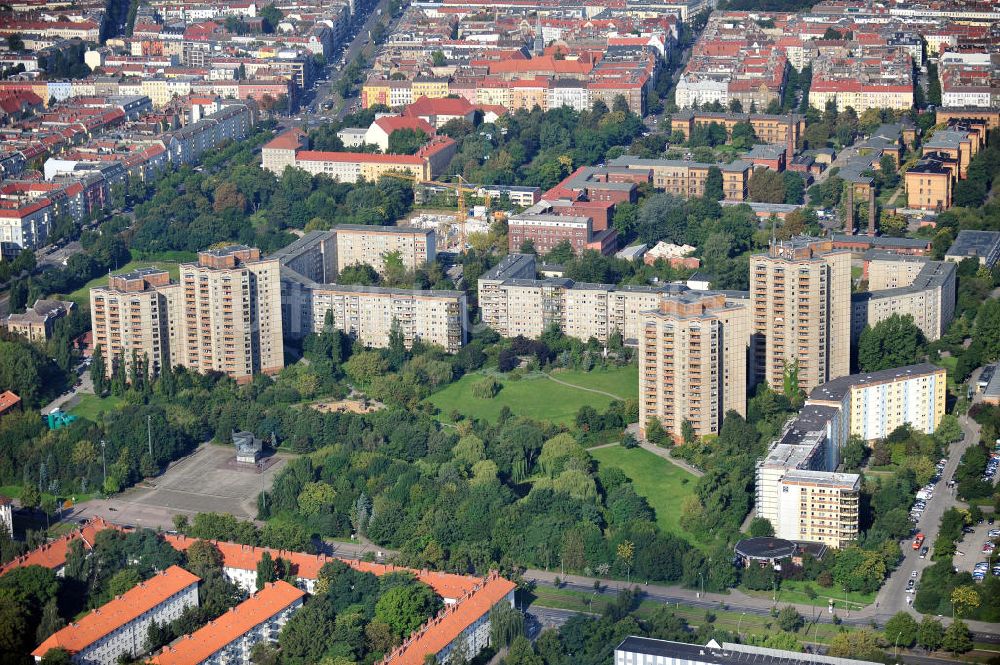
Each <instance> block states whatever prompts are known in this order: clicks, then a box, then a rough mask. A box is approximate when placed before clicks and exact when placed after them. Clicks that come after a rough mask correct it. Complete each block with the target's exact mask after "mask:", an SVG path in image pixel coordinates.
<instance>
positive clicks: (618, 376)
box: [426, 366, 638, 425]
mask: <svg viewBox="0 0 1000 665" xmlns="http://www.w3.org/2000/svg"><path fill="white" fill-rule="evenodd" d="M637 373H638V368H636V367H632V366H628V367H619V368H613V369H607V370H594V371H593V372H589V373H588V372H565V373H562V372H560V373H558V374H556V376H557V377H558V378H559V379H560V380H561V381H566V382H567V383H570V384H572V385H564V384H562V383H557V382H555V381H553V380H552V379H550V378H548V377H547V376H546V375H544V374H541V373H536V374H529V375H528V376H525V377H523V378H521V379H519V380H516V381H512V380H510V379H509V378H506V377H504V376H503V375H502V374H501V375H493V374H491V376H493V377H494V378H495V379H496V380H497V381H498V382H500V383H501V384H502V386H503V387H502V388H501V389H500V392H499V393H497V395H496V397H493V398H492V399H484V398H481V397H474V396H473V394H472V386H473V385H474V384H475V383H476V382H478V381H481V380H482V379H483V378H485V377H486V376H487V375H486V374H483V373H481V372H476V373H474V374H466V375H465V376H463V377H462V378H461V379H459V380H458V381H456V382H455V383H452V384H450V385H449V386H447V387H445V388H444V389H443V390H441V391H439V392H437V393H435V394H433V395H431V396H430V397H428V398H427V400H426V401H428V402H430V403H431V404H433V405H434V406H436V407H437V408H438V409H439V410H440V414H439V418H440V419H441V420H443V421H446V422H448V421H450V420H451V413H452V412H453V411H457V412H459V413H461V414H462V415H463V416H465V417H466V418H469V419H473V418H478V419H482V420H488V421H494V420H496V419H497V418H498V417H499V416H500V410H501V409H502V408H503V407H505V406H506V407H507V408H509V409H510V410H511V413H513V414H514V415H515V416H523V417H526V418H532V419H535V420H544V421H548V422H552V423H558V424H561V425H570V424H572V423H573V419H574V418H575V417H576V414H577V412H578V411H579V410H580V407H582V406H591V407H593V408H595V409H596V410H597V411H598V412H601V411H604V410H606V409H607V408H608V406H609V405H610V404H611V403H612V402H615V401H617V400H615V399H614V398H612V397H611V396H610V395H604V394H601V393H597V392H592V390H605V391H606V392H608V393H611V394H613V395H619V394H620V395H621V397H622V398H623V399H624V398H626V397H629V396H633V397H634V394H633V393H635V392H636V391H638V375H637ZM590 375H593V376H590ZM582 377H587V378H586V379H584V378H582ZM629 383H634V384H635V387H634V388H633V393H626V392H625V390H623V386H626V385H628V384H629ZM600 386H608V388H601V387H600Z"/></svg>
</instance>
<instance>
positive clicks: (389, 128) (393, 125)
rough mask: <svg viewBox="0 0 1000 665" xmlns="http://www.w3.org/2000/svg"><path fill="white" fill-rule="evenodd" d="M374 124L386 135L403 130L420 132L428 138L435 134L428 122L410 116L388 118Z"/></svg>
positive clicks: (380, 119)
mask: <svg viewBox="0 0 1000 665" xmlns="http://www.w3.org/2000/svg"><path fill="white" fill-rule="evenodd" d="M374 124H376V125H378V126H379V127H380V128H381V129H382V131H384V132H385V133H386V134H392V133H393V132H396V131H399V130H401V129H415V130H420V131H421V132H423V133H424V134H427V135H428V136H434V134H435V131H434V128H433V127H432V126H431V125H429V124H428V123H427V121H425V120H422V119H420V118H414V117H410V116H398V115H396V116H386V117H384V118H379V119H378V120H376V121H375V123H374Z"/></svg>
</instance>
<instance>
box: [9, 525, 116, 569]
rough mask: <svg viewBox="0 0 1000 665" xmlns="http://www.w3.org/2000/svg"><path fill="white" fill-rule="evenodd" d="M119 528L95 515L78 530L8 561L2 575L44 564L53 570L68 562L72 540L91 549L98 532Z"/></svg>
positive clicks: (44, 566)
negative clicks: (67, 557) (80, 542)
mask: <svg viewBox="0 0 1000 665" xmlns="http://www.w3.org/2000/svg"><path fill="white" fill-rule="evenodd" d="M118 528H119V527H117V526H115V525H113V524H111V523H109V522H105V521H104V520H103V519H101V518H100V517H95V518H94V519H92V520H90V521H89V522H87V524H85V525H84V526H83V527H81V528H79V529H77V530H76V531H73V532H71V533H68V534H66V535H65V536H63V537H61V538H57V539H56V540H53V541H52V542H51V543H46V544H45V545H42V546H41V547H38V548H36V549H33V550H31V551H30V552H28V553H27V554H24V555H22V556H19V557H17V558H16V559H14V560H13V561H10V562H8V563H7V564H6V565H5V566H3V567H2V568H0V575H4V574H6V573H9V572H10V571H12V570H14V569H15V568H23V567H25V566H42V567H43V568H50V569H52V570H55V569H57V568H61V567H62V566H63V565H65V564H66V554H67V552H68V551H69V544H70V543H71V542H73V541H74V540H77V539H80V540H82V541H83V546H84V547H85V548H86V549H90V548H91V547H93V545H94V538H95V537H96V536H97V534H98V533H100V532H101V531H104V530H105V529H118Z"/></svg>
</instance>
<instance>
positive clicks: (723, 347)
mask: <svg viewBox="0 0 1000 665" xmlns="http://www.w3.org/2000/svg"><path fill="white" fill-rule="evenodd" d="M536 272H537V268H536V259H535V256H534V255H531V254H511V255H509V256H507V257H505V258H504V259H502V260H501V262H500V263H499V264H498V265H497V266H495V267H494V268H493V269H492V270H490V271H489V272H487V273H485V274H484V275H482V276H481V277H480V278H479V306H480V310H481V313H482V320H483V323H485V324H487V325H488V326H490V327H491V328H493V329H494V330H496V331H497V332H498V333H499V334H501V335H503V336H504V337H516V336H518V335H524V336H525V337H538V336H540V335H541V334H542V332H544V331H545V329H546V328H548V327H550V326H552V325H556V326H558V327H559V328H560V329H561V330H562V331H563V333H565V334H566V335H568V336H570V337H575V338H577V339H581V340H588V339H590V338H592V337H593V338H595V339H597V340H599V341H601V342H607V341H608V339H609V338H610V337H611V335H613V334H615V333H616V332H617V333H619V334H621V335H622V337H623V339H624V340H625V343H626V344H630V345H636V346H638V347H639V358H640V365H639V373H640V406H639V408H640V418H639V422H640V427H642V428H643V430H644V429H645V423H646V421H647V418H649V417H651V416H652V417H656V418H659V419H660V421H661V422H662V423H663V425H664V427H665V428H666V429H667V431H668V432H669V433H670V434H672V435H673V436H674V437H675V438H677V439H680V437H681V427H682V424H683V422H684V421H685V420H687V421H690V422H691V423H692V424H693V425H694V428H695V433H696V434H698V435H699V436H702V435H705V434H711V433H716V432H718V430H719V428H720V427H721V424H722V418H723V416H724V415H725V412H726V411H728V410H730V409H732V410H735V411H737V412H738V413H741V414H745V413H746V385H747V371H746V368H747V346H748V343H749V340H750V334H749V323H750V316H749V306H748V302H749V301H748V297H747V293H746V292H742V291H726V292H719V291H697V290H692V289H689V288H688V287H686V286H684V285H682V284H668V285H665V286H658V287H652V286H627V287H620V286H615V285H614V284H592V283H583V282H574V281H573V280H570V279H564V278H549V279H537V278H536Z"/></svg>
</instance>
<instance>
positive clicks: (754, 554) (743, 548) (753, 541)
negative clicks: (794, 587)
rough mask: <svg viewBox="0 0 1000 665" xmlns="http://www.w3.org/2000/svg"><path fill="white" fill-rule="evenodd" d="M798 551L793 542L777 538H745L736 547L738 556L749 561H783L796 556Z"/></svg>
mask: <svg viewBox="0 0 1000 665" xmlns="http://www.w3.org/2000/svg"><path fill="white" fill-rule="evenodd" d="M797 549H798V545H796V544H795V543H794V542H793V541H791V540H785V539H784V538H777V537H775V536H765V537H761V538H744V539H743V540H741V541H739V542H738V543H736V547H735V550H736V553H737V554H739V555H741V556H745V557H747V558H748V559H783V558H784V557H788V556H792V555H793V554H795V551H796V550H797Z"/></svg>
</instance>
